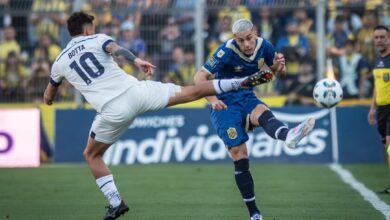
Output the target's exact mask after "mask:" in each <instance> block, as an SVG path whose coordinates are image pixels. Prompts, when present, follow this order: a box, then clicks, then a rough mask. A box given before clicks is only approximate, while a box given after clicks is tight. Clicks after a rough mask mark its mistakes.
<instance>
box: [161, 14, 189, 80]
mask: <svg viewBox="0 0 390 220" xmlns="http://www.w3.org/2000/svg"><path fill="white" fill-rule="evenodd" d="M160 38H161V40H160V42H161V43H160V44H161V51H160V52H161V57H160V59H159V61H160V62H159V66H160V70H161V71H163V72H166V71H168V69H169V64H170V63H171V62H172V59H171V56H172V52H173V49H174V48H175V46H181V44H182V43H183V40H184V39H183V38H182V35H181V32H180V28H179V25H178V24H177V22H176V19H175V18H174V17H170V18H168V20H167V25H166V26H165V27H164V28H163V29H162V30H161V32H160ZM167 63H168V65H167Z"/></svg>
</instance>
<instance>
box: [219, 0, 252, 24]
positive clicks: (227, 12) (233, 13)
mask: <svg viewBox="0 0 390 220" xmlns="http://www.w3.org/2000/svg"><path fill="white" fill-rule="evenodd" d="M225 16H229V17H231V21H232V22H235V21H236V20H238V19H249V20H250V19H252V15H251V12H250V11H249V9H248V8H247V7H246V6H245V5H244V3H243V1H242V0H227V4H226V6H225V7H224V8H222V10H220V11H219V13H218V23H219V24H220V23H222V19H223V18H224V17H225Z"/></svg>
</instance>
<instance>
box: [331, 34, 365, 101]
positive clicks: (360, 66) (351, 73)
mask: <svg viewBox="0 0 390 220" xmlns="http://www.w3.org/2000/svg"><path fill="white" fill-rule="evenodd" d="M355 44H356V41H355V40H347V41H346V42H345V46H344V48H345V54H344V55H341V56H340V57H339V58H338V59H336V60H335V65H334V66H335V67H336V68H335V73H336V74H337V75H339V82H340V85H341V87H342V88H343V97H344V98H345V99H348V98H363V97H364V91H365V90H364V85H365V81H366V79H367V77H368V76H369V72H370V69H369V65H368V63H367V61H366V59H365V58H364V57H363V56H362V54H360V53H359V52H357V51H356V49H355Z"/></svg>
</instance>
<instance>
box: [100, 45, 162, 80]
mask: <svg viewBox="0 0 390 220" xmlns="http://www.w3.org/2000/svg"><path fill="white" fill-rule="evenodd" d="M104 49H105V51H107V52H108V53H110V54H112V55H113V56H116V57H123V58H125V59H126V61H127V62H129V63H134V64H135V65H136V66H137V67H138V68H139V69H140V70H142V72H144V73H145V74H146V75H152V74H153V72H154V69H155V68H156V66H154V65H153V64H151V63H149V62H147V61H144V60H142V59H140V58H138V57H136V56H135V55H134V54H133V53H132V52H131V51H130V50H128V49H126V48H124V47H121V46H119V45H118V44H117V43H115V42H110V43H108V44H107V45H106V46H105V48H104Z"/></svg>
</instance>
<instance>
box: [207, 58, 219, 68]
mask: <svg viewBox="0 0 390 220" xmlns="http://www.w3.org/2000/svg"><path fill="white" fill-rule="evenodd" d="M217 63H218V60H217V59H215V57H214V56H211V57H210V58H209V59H208V60H207V65H209V66H210V67H211V68H214V67H215V66H216V65H217Z"/></svg>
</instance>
